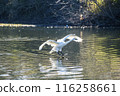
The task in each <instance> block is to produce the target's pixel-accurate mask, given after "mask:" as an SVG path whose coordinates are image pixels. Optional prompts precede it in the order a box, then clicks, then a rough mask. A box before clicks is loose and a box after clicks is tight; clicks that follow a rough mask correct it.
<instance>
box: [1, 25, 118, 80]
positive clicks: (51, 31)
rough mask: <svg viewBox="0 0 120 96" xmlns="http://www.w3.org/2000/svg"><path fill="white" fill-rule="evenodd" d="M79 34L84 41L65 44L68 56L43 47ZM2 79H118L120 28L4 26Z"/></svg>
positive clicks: (2, 34) (2, 35) (2, 36)
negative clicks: (47, 43)
mask: <svg viewBox="0 0 120 96" xmlns="http://www.w3.org/2000/svg"><path fill="white" fill-rule="evenodd" d="M71 33H72V34H76V35H77V36H80V37H81V38H83V39H84V40H83V42H81V43H76V42H71V43H69V44H68V45H67V46H65V47H64V48H63V53H64V54H65V58H60V57H59V56H58V55H57V54H56V53H54V54H49V51H50V50H51V47H50V46H45V47H44V48H43V50H41V51H39V50H38V48H39V46H40V45H41V44H42V43H43V42H45V41H46V40H48V39H52V40H57V39H60V38H62V37H64V36H66V35H68V34H71ZM0 79H1V80H5V79H6V80H81V79H82V80H83V79H84V80H118V79H120V29H119V28H101V29H99V28H98V29H94V28H92V29H81V28H42V27H34V28H33V27H29V28H28V27H17V28H16V27H0Z"/></svg>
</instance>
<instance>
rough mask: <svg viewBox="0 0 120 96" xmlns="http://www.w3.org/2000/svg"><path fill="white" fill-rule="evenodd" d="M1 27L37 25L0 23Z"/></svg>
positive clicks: (29, 25)
mask: <svg viewBox="0 0 120 96" xmlns="http://www.w3.org/2000/svg"><path fill="white" fill-rule="evenodd" d="M0 26H1V27H4V26H6V27H36V25H31V24H9V23H0Z"/></svg>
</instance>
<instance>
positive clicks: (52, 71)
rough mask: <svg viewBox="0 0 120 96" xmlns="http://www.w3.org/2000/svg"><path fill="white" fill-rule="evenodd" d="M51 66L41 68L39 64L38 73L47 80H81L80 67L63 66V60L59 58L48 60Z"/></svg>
mask: <svg viewBox="0 0 120 96" xmlns="http://www.w3.org/2000/svg"><path fill="white" fill-rule="evenodd" d="M49 62H50V64H51V65H49V66H43V65H42V64H41V63H39V66H40V72H41V73H43V74H44V75H45V76H44V78H45V77H47V78H66V79H83V75H82V72H83V68H82V67H81V66H74V65H73V66H65V65H64V62H66V61H65V60H63V59H62V60H61V59H59V58H49Z"/></svg>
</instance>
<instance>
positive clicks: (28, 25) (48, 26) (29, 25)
mask: <svg viewBox="0 0 120 96" xmlns="http://www.w3.org/2000/svg"><path fill="white" fill-rule="evenodd" d="M0 27H44V28H82V29H85V28H120V27H119V26H75V25H65V26H64V25H39V24H12V23H0Z"/></svg>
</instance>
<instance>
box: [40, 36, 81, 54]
mask: <svg viewBox="0 0 120 96" xmlns="http://www.w3.org/2000/svg"><path fill="white" fill-rule="evenodd" d="M67 39H68V41H66V40H67ZM82 40H83V39H81V38H80V37H78V36H76V35H75V34H69V35H67V36H65V37H63V38H62V39H58V40H57V41H54V40H47V41H46V42H44V43H43V44H42V45H41V46H40V47H39V50H42V48H43V46H44V45H45V44H47V45H50V46H52V47H53V48H52V50H51V51H50V52H49V53H50V54H51V53H53V52H57V53H58V54H59V55H61V56H63V53H62V48H63V47H64V46H65V45H67V44H68V43H70V42H71V41H75V42H82Z"/></svg>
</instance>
